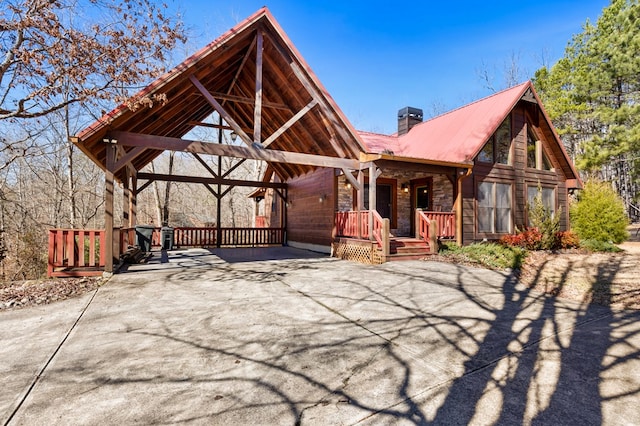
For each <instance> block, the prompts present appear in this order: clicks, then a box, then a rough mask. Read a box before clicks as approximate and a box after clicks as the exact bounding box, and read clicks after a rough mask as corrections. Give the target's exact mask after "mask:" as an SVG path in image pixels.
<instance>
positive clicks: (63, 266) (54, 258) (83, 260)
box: [47, 229, 106, 277]
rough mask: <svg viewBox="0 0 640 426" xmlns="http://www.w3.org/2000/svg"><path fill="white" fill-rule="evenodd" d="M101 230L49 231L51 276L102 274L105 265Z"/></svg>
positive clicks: (48, 270) (103, 235)
mask: <svg viewBox="0 0 640 426" xmlns="http://www.w3.org/2000/svg"><path fill="white" fill-rule="evenodd" d="M104 246H105V232H104V230H102V229H51V230H49V259H48V267H47V275H48V276H49V277H79V276H83V277H84V276H93V275H102V271H103V269H104V265H105V263H106V262H105V257H104V252H105V251H104V250H103V247H104Z"/></svg>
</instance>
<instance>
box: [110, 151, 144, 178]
mask: <svg viewBox="0 0 640 426" xmlns="http://www.w3.org/2000/svg"><path fill="white" fill-rule="evenodd" d="M146 150H147V148H145V147H143V146H137V147H135V148H133V149H132V150H130V151H129V152H126V153H125V154H124V155H123V156H122V157H120V159H119V160H118V161H117V162H116V164H115V165H114V167H113V173H118V172H119V171H120V170H121V169H122V168H123V167H125V166H127V165H130V166H131V167H132V168H133V164H131V162H132V161H133V160H135V159H136V158H138V157H139V156H140V155H142V153H143V152H145V151H146Z"/></svg>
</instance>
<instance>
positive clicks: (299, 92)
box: [50, 8, 578, 272]
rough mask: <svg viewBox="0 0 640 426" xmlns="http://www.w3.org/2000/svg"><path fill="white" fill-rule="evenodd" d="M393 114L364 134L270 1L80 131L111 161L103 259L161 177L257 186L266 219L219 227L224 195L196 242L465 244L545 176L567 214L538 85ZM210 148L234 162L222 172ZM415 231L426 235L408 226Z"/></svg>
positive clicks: (355, 252)
mask: <svg viewBox="0 0 640 426" xmlns="http://www.w3.org/2000/svg"><path fill="white" fill-rule="evenodd" d="M398 124H399V125H398V133H397V134H395V135H378V134H372V133H366V132H357V131H356V130H355V129H354V128H353V126H352V125H351V123H350V122H349V121H348V119H347V118H346V117H345V116H344V114H343V113H342V111H341V110H340V108H339V107H338V105H336V103H335V101H334V100H333V99H332V98H331V96H330V95H329V93H328V92H327V90H326V89H325V88H324V86H323V85H322V83H321V82H320V81H319V80H318V78H317V77H316V76H315V74H314V73H313V71H312V70H311V68H310V67H309V65H308V64H307V63H306V62H305V60H304V59H303V57H302V55H301V54H300V52H298V51H297V49H296V48H295V46H293V44H292V43H291V41H290V40H289V38H288V37H287V36H286V34H285V32H284V30H283V29H282V28H281V27H280V26H279V24H278V23H277V21H276V20H275V18H274V17H273V16H272V15H271V13H270V12H269V10H268V9H267V8H262V9H260V10H258V11H257V12H256V13H255V14H253V15H252V16H250V17H248V18H247V19H245V20H244V21H242V22H240V23H239V24H238V25H236V26H235V27H234V28H232V29H231V30H229V31H228V32H226V33H225V34H223V35H222V36H220V37H219V38H218V39H216V40H214V41H213V42H211V43H210V44H209V45H207V46H205V47H204V48H203V49H201V50H200V51H198V52H197V53H195V54H194V55H192V56H191V57H189V58H187V59H186V60H185V61H184V62H182V63H181V64H179V65H178V66H177V67H175V68H174V69H172V70H171V71H169V72H168V73H167V74H165V75H163V76H161V77H160V78H158V79H157V80H156V81H154V82H152V83H151V84H150V85H149V86H148V87H146V88H145V89H143V90H142V91H141V92H140V93H138V94H137V95H136V96H134V97H133V98H132V100H131V101H130V102H129V103H127V104H123V105H120V106H119V107H117V108H116V109H114V110H113V111H111V112H109V113H107V114H105V115H104V116H103V117H101V118H100V119H99V120H97V121H96V122H95V123H93V124H92V125H90V126H89V127H87V128H86V129H85V130H83V131H81V132H80V133H78V134H77V135H76V136H75V137H74V138H72V139H73V141H74V143H75V144H76V145H77V146H78V147H79V148H80V149H81V150H82V152H84V153H85V154H86V155H87V156H88V157H89V158H91V159H92V160H93V161H94V162H95V163H96V164H97V165H98V166H100V167H101V168H102V169H103V170H104V171H105V231H104V232H105V235H104V236H101V237H100V238H101V241H107V242H109V243H108V244H107V243H105V244H106V245H105V247H104V250H102V249H101V251H100V257H101V258H103V257H104V258H105V263H104V269H105V271H107V272H111V271H112V269H113V262H114V259H116V260H117V257H118V254H119V253H121V252H122V250H123V248H124V247H125V246H126V244H125V243H126V241H127V238H123V235H124V236H127V235H131V232H132V229H133V228H134V227H135V226H136V202H137V201H136V199H137V194H138V193H140V191H143V190H144V189H146V188H148V187H149V185H150V183H151V182H153V181H163V180H164V181H166V180H172V181H179V182H185V183H191V184H197V185H204V186H206V187H207V189H208V190H209V192H210V193H211V194H212V196H213V197H215V198H216V199H217V200H218V201H219V200H221V199H222V198H223V197H225V196H228V193H229V189H230V188H232V187H234V186H248V187H253V188H256V189H257V190H258V192H254V194H253V195H254V198H255V199H256V201H257V202H260V203H264V205H263V206H262V208H259V209H256V212H257V213H256V214H257V215H259V216H260V220H259V221H257V222H259V226H257V227H255V228H253V229H246V230H238V229H235V228H234V229H224V228H222V226H221V223H220V219H219V218H220V203H218V212H217V214H216V217H217V218H218V219H217V223H216V224H215V226H214V227H211V228H209V229H207V230H206V232H200V231H198V230H194V229H189V230H179V229H176V231H175V232H176V233H177V234H176V236H175V239H174V240H175V241H179V242H182V244H187V243H186V242H187V241H188V243H189V244H190V245H197V244H199V243H202V244H203V245H207V246H211V245H217V246H223V245H231V246H238V245H244V244H254V245H256V244H257V245H260V244H266V243H274V242H277V243H281V244H290V245H292V246H298V247H303V248H309V249H314V250H322V251H327V252H328V251H329V250H331V249H332V248H333V251H334V253H335V254H336V255H340V256H342V257H345V258H359V259H360V260H364V261H369V262H378V261H385V260H388V259H391V258H392V257H393V255H394V252H396V251H398V252H399V251H400V249H401V248H402V247H406V246H409V245H411V244H416V245H423V246H424V247H423V249H424V248H429V249H431V250H433V248H434V243H433V240H434V239H435V238H452V239H455V240H456V241H457V242H458V243H460V244H466V243H469V242H472V241H477V240H482V239H485V238H486V239H493V238H497V237H499V236H500V235H503V234H505V233H511V232H514V230H515V229H516V226H522V225H523V224H524V223H525V222H526V200H527V199H528V197H531V196H532V194H533V193H534V192H535V191H536V190H537V187H538V181H540V183H541V185H542V191H543V196H544V198H545V200H546V202H547V203H548V204H549V206H550V207H552V208H553V209H555V210H556V211H557V212H559V214H562V215H563V220H562V226H563V228H566V227H568V218H567V216H566V214H567V208H566V207H567V190H568V189H569V188H570V187H572V186H574V185H575V182H577V179H578V176H577V173H576V172H575V169H574V168H573V165H572V164H571V161H570V160H569V158H568V157H567V154H566V152H565V151H564V149H563V147H562V144H561V143H560V140H559V138H558V136H557V134H556V133H555V131H554V130H553V127H552V125H551V123H550V121H549V119H548V117H547V115H546V114H545V112H544V109H543V107H542V104H541V102H540V100H539V98H538V97H537V95H536V94H535V90H534V89H533V86H532V85H531V83H524V84H522V85H520V86H517V87H514V88H512V89H509V90H507V91H504V92H501V93H499V94H496V95H494V96H491V97H489V98H486V99H484V100H481V101H478V102H475V103H473V104H470V105H468V106H466V107H463V108H460V109H458V110H455V111H453V112H451V113H448V114H445V115H443V116H441V117H439V118H436V119H432V120H428V121H425V122H422V112H421V111H420V110H419V109H416V108H403V109H402V110H401V111H400V114H399V117H398ZM197 127H207V128H215V129H217V130H218V132H217V133H218V138H217V140H215V141H202V140H189V139H188V137H187V136H188V134H189V132H190V131H191V130H192V129H194V128H197ZM167 150H171V151H181V152H188V153H191V154H192V155H193V156H194V157H195V158H196V159H197V160H198V162H199V163H200V164H202V166H203V167H202V168H201V169H200V170H193V171H192V173H190V174H188V175H183V176H177V175H163V174H157V173H153V172H149V171H148V170H147V169H145V167H146V166H147V165H149V164H150V163H151V161H153V160H154V159H155V158H156V157H158V156H159V155H160V154H162V152H164V151H167ZM204 156H216V157H218V158H221V157H230V158H234V159H236V160H235V163H234V164H232V165H230V166H229V168H228V169H227V170H223V169H218V170H214V169H212V168H211V167H210V166H208V165H207V163H206V161H204V160H203V157H204ZM246 159H252V160H262V161H265V162H266V163H267V165H268V167H267V169H266V173H265V175H264V176H263V177H262V179H260V180H255V181H252V180H244V179H240V178H237V177H234V174H233V172H234V170H235V169H236V168H237V166H238V165H239V164H240V163H241V162H242V161H245V160H246ZM218 163H219V164H220V161H218ZM116 183H119V184H120V185H121V187H122V191H123V203H122V205H123V211H122V214H121V215H119V214H116V212H115V211H114V206H115V204H114V185H115V184H116ZM370 207H371V208H370ZM118 225H119V226H118ZM186 233H188V235H187V234H186ZM118 234H119V236H118ZM60 235H62V234H60ZM65 235H66V234H65ZM69 235H72V234H71V233H69ZM185 235H186V237H185ZM199 235H207V237H206V239H205V240H202V241H200V240H199V238H200V237H199ZM411 236H418V237H420V238H419V239H418V240H416V239H415V238H414V239H412V240H413V241H410V240H409V238H405V239H404V240H402V239H401V237H411ZM187 237H188V238H187ZM203 238H204V237H203ZM266 238H268V240H267V239H266ZM128 239H129V240H130V238H128ZM263 239H264V240H263ZM51 241H52V243H51V247H52V248H50V266H51V264H53V265H54V266H55V267H58V268H63V267H64V265H63V264H62V263H60V262H62V261H63V260H64V259H66V258H73V256H68V255H67V254H65V253H63V252H64V247H67V246H68V247H73V245H72V244H67V245H65V244H64V242H63V237H62V236H56V237H52V239H51ZM416 241H417V242H416ZM112 242H113V243H112ZM56 243H59V245H61V247H62V248H59V249H56V248H55V245H56ZM56 250H58V251H56ZM52 253H53V254H52ZM56 253H58V254H56ZM56 259H58V260H56Z"/></svg>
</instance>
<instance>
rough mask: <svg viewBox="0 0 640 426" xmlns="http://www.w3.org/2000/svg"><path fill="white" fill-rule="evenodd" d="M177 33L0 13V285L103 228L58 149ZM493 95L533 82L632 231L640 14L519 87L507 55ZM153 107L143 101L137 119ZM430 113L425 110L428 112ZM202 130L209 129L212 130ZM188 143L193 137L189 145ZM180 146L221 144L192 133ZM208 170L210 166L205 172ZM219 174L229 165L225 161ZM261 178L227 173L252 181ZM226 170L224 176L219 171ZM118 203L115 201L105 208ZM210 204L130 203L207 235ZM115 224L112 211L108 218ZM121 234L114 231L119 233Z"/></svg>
mask: <svg viewBox="0 0 640 426" xmlns="http://www.w3.org/2000/svg"><path fill="white" fill-rule="evenodd" d="M186 40H187V32H186V30H185V28H184V25H183V23H182V22H181V21H180V20H179V18H177V17H175V16H170V15H167V10H166V8H165V7H164V6H162V5H158V4H156V3H155V2H154V1H152V0H93V1H88V0H87V1H81V0H78V1H76V0H60V1H55V0H4V1H3V3H2V5H1V6H0V49H1V51H0V281H3V282H5V281H13V280H24V279H34V278H39V277H41V276H42V275H43V274H44V273H45V272H46V255H47V253H46V250H47V244H46V240H47V232H46V231H47V229H49V228H89V229H99V228H102V227H103V219H104V218H103V216H104V214H103V213H104V210H103V203H104V200H103V196H104V175H103V173H102V171H101V170H100V169H98V168H97V167H96V166H95V165H94V164H93V163H92V162H91V161H90V160H89V159H88V158H87V157H86V156H85V155H84V154H82V153H81V152H79V151H78V150H77V148H75V147H74V146H73V144H72V143H71V142H70V141H69V137H70V136H72V135H75V134H76V133H77V132H78V131H80V130H82V129H83V128H85V127H86V126H87V125H88V124H90V123H92V122H93V121H95V120H96V119H97V118H99V117H100V116H102V114H103V113H104V112H105V111H110V110H111V109H113V107H114V106H115V105H118V104H119V103H122V102H128V100H129V99H130V96H131V95H132V94H134V93H136V92H137V91H138V90H140V89H141V88H142V87H144V86H145V85H146V84H148V83H149V82H150V81H151V80H152V79H154V78H155V77H157V76H158V75H160V74H161V73H162V72H164V71H165V70H166V69H167V68H170V67H171V66H173V65H174V64H176V63H177V62H179V61H181V60H182V58H183V57H185V56H186V55H185V54H182V53H184V50H182V49H184V43H186ZM505 64H507V66H505V67H504V70H503V72H502V73H501V74H502V80H503V81H502V82H501V83H496V82H495V81H494V80H493V78H489V75H490V73H489V72H488V70H487V69H486V68H484V69H482V68H481V69H480V70H479V72H478V77H479V80H480V81H481V83H482V84H484V85H485V86H486V87H489V88H491V89H492V90H495V91H498V90H501V89H505V88H507V87H510V86H512V85H515V84H518V83H520V82H522V81H523V80H526V79H529V78H531V79H533V81H534V85H535V87H536V89H537V90H538V92H539V94H540V96H541V97H542V100H543V103H544V105H545V107H546V109H547V112H548V113H549V115H550V117H551V119H552V121H553V123H554V125H555V126H556V128H557V130H558V132H559V134H560V136H561V137H562V140H563V142H564V144H565V146H566V148H567V151H568V152H569V154H570V156H571V157H572V158H573V160H574V162H575V163H576V165H577V167H578V168H579V170H580V173H581V175H582V177H583V178H590V177H594V178H599V179H602V180H605V181H608V182H611V184H612V185H613V186H614V188H615V189H616V190H617V192H618V193H619V194H620V196H621V197H622V199H623V200H624V201H625V204H626V206H627V209H628V213H629V215H630V217H631V218H633V219H634V218H637V217H638V216H639V213H640V210H638V208H637V207H636V204H637V203H638V196H639V185H640V181H639V179H638V178H639V175H640V5H639V4H638V1H637V0H612V1H611V4H610V5H609V6H608V7H607V8H606V9H604V11H603V13H602V15H601V16H600V17H599V18H598V20H597V22H595V23H592V22H589V21H587V22H585V24H584V27H583V30H582V32H580V33H579V34H576V35H574V37H573V38H572V39H571V40H568V41H567V48H566V52H565V55H564V57H563V58H562V59H561V60H560V61H558V62H557V63H556V64H553V65H550V64H541V67H540V69H538V70H537V71H536V72H535V74H534V75H533V76H532V75H522V74H523V73H522V71H521V70H520V68H519V66H518V65H519V64H518V63H517V55H513V56H512V57H511V58H509V60H507V61H505ZM154 102H162V98H161V97H157V98H153V99H151V98H147V99H144V100H143V101H142V102H139V103H138V104H136V105H130V106H131V107H133V108H145V107H148V106H150V105H152V104H153V103H154ZM435 110H437V108H434V111H435ZM211 120H217V119H216V117H211ZM194 132H195V131H194ZM197 132H198V133H195V134H192V135H190V138H191V139H201V140H213V141H218V138H220V139H221V140H220V142H222V143H231V141H230V140H227V138H226V135H224V134H223V135H218V134H217V132H216V131H211V132H207V131H206V130H203V129H199V130H197ZM207 161H210V166H211V167H212V168H216V167H217V163H216V161H217V158H216V157H212V158H210V159H208V160H207ZM222 161H229V160H225V159H222ZM196 164H197V162H196V160H195V159H194V158H193V157H190V156H187V155H183V154H180V153H167V154H165V155H163V156H162V157H160V158H158V159H157V160H156V161H154V163H153V164H152V165H151V167H152V168H154V169H155V172H157V173H175V174H185V171H186V170H191V169H193V168H194V167H200V166H199V165H196ZM263 167H264V166H263V165H261V164H257V163H255V162H251V161H247V162H245V163H243V164H242V166H241V167H240V168H239V169H238V170H237V171H236V172H235V173H237V174H238V175H237V176H238V177H239V178H245V179H256V178H258V177H260V175H261V172H262V171H263V170H261V168H263ZM225 169H228V165H227V164H225V165H223V170H225ZM250 191H251V189H246V188H237V189H234V190H232V193H231V194H230V195H228V196H226V197H224V198H223V200H222V203H223V206H222V212H223V213H222V214H223V217H222V218H221V219H222V224H223V226H250V225H251V221H252V218H253V214H254V203H253V200H252V199H250V198H248V197H247V195H248V192H250ZM115 200H116V202H119V201H121V200H122V197H118V195H117V194H116V197H115ZM215 203H216V199H215V198H214V197H213V196H212V195H211V194H210V193H209V192H208V191H207V190H206V189H205V188H204V187H201V186H194V185H187V184H181V183H172V184H165V183H154V185H153V186H152V187H151V188H149V189H147V190H145V191H143V192H142V193H140V194H139V199H138V222H139V223H155V224H161V223H163V222H169V223H170V224H171V225H174V226H203V225H206V224H210V223H215V221H216V218H215V212H216V204H215ZM116 211H121V209H120V208H119V207H116ZM117 225H119V223H118V222H116V226H117Z"/></svg>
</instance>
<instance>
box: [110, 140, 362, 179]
mask: <svg viewBox="0 0 640 426" xmlns="http://www.w3.org/2000/svg"><path fill="white" fill-rule="evenodd" d="M112 137H113V138H114V139H116V140H117V143H118V144H120V145H125V146H145V147H147V148H153V149H159V150H171V151H182V152H195V153H199V154H209V155H221V156H224V157H235V158H248V159H252V160H263V161H267V162H272V163H291V164H303V165H307V166H316V167H331V168H336V169H343V168H345V169H351V170H359V169H360V168H361V164H360V162H359V161H358V160H352V159H349V158H336V157H328V156H323V155H314V154H305V153H299V152H287V151H276V150H272V149H250V148H246V147H242V146H235V145H225V144H218V143H211V142H199V141H192V140H187V139H180V138H171V137H168V136H155V135H143V134H139V133H130V132H113V133H112ZM362 166H364V164H362Z"/></svg>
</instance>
